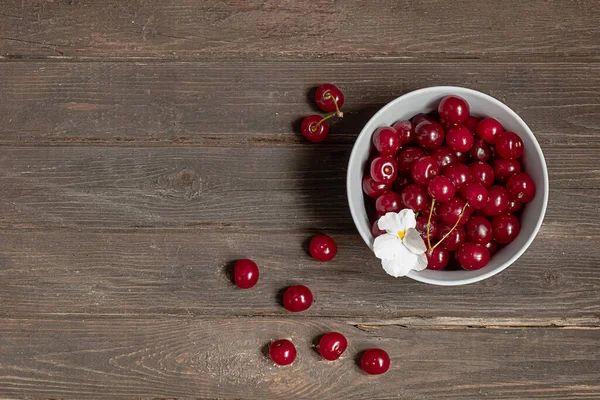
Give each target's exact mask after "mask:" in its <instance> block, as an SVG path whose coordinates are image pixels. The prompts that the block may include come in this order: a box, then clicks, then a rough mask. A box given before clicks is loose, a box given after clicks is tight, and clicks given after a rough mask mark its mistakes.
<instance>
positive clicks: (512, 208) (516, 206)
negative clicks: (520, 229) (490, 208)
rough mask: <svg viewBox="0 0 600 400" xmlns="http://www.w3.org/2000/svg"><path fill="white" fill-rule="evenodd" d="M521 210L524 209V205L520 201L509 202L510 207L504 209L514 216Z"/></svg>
mask: <svg viewBox="0 0 600 400" xmlns="http://www.w3.org/2000/svg"><path fill="white" fill-rule="evenodd" d="M521 208H523V203H521V202H520V201H516V200H510V201H509V202H508V205H507V206H506V208H505V209H504V211H505V212H508V213H511V214H514V213H516V212H517V211H519V210H520V209H521Z"/></svg>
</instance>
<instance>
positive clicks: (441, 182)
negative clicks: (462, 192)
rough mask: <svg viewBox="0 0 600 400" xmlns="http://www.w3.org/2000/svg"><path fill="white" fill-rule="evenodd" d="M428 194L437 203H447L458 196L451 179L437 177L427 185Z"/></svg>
mask: <svg viewBox="0 0 600 400" xmlns="http://www.w3.org/2000/svg"><path fill="white" fill-rule="evenodd" d="M427 193H429V196H431V198H432V199H434V200H435V201H439V202H440V203H445V202H447V201H450V200H451V199H452V198H453V197H454V195H455V194H456V188H455V187H454V184H453V183H452V181H450V179H448V178H447V177H445V176H436V177H434V178H433V179H431V180H430V181H429V183H428V184H427Z"/></svg>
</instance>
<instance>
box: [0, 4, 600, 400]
mask: <svg viewBox="0 0 600 400" xmlns="http://www.w3.org/2000/svg"><path fill="white" fill-rule="evenodd" d="M599 21H600V3H599V2H598V1H596V0H576V1H566V0H565V1H558V0H557V1H549V0H530V1H522V0H518V1H517V0H508V1H494V0H469V1H461V2H458V1H447V0H421V1H413V2H406V1H395V0H380V1H371V2H365V1H361V0H347V1H331V0H320V1H307V0H306V1H293V0H287V1H286V0H275V1H242V0H234V1H191V0H184V1H173V0H160V1H159V0H148V1H142V0H139V1H129V2H126V1H116V0H108V1H88V0H70V1H69V0H55V1H42V0H31V1H25V0H23V1H16V0H5V1H2V2H1V3H0V55H1V56H0V228H1V233H0V397H3V398H4V397H8V398H12V397H14V398H73V399H81V398H106V399H114V398H121V397H123V398H124V397H129V398H132V397H134V398H137V397H143V398H151V397H159V398H160V397H169V398H171V397H177V398H199V399H216V398H218V399H239V398H243V399H249V398H262V399H365V398H377V399H392V398H394V399H395V398H401V399H437V398H450V399H473V398H484V397H485V398H490V399H527V398H552V399H583V398H590V399H592V398H596V399H597V398H600V262H599V261H600V251H599V249H598V246H599V245H600V240H599V239H600V227H599V225H598V222H599V220H600V218H599V217H600V212H599V210H598V201H600V168H599V167H598V161H599V160H600V157H599V155H600V153H599V151H600V53H599V52H600V24H599ZM324 82H332V83H335V84H337V85H339V87H340V88H342V90H343V91H344V93H345V95H346V104H345V106H344V108H345V109H346V118H345V119H344V120H343V121H340V122H339V123H335V124H334V125H333V126H332V133H331V134H330V136H329V138H328V139H327V141H326V142H324V143H322V144H318V145H316V144H310V143H307V142H306V141H305V140H303V138H302V137H301V136H300V135H299V134H298V121H299V120H300V119H301V118H302V117H303V116H306V115H308V114H310V113H313V111H314V106H313V105H312V103H311V101H310V99H309V95H310V90H311V88H313V87H315V86H316V85H318V84H319V83H324ZM432 85H460V86H466V87H471V88H474V89H477V90H480V91H483V92H485V93H489V94H491V95H493V96H495V97H497V98H499V99H501V100H502V101H504V102H505V103H506V104H507V105H509V106H510V107H511V108H513V109H514V110H515V111H516V112H517V113H519V114H520V115H521V116H522V117H523V118H524V119H525V121H527V123H528V124H529V126H530V127H531V128H532V130H533V131H534V132H535V134H536V137H537V139H538V141H539V142H540V144H541V146H542V148H543V151H544V154H545V156H546V161H547V163H548V169H549V174H550V187H551V189H550V201H549V206H548V212H547V215H546V219H545V221H544V225H543V226H542V229H541V230H540V232H539V234H538V236H537V239H536V240H535V241H534V243H533V245H532V246H531V247H530V249H529V250H528V251H527V252H526V253H525V254H524V255H523V256H522V257H521V259H519V261H518V262H516V263H515V264H514V265H513V266H512V267H510V268H509V269H508V270H506V271H504V272H503V273H501V274H499V275H497V276H494V277H492V278H490V279H488V280H486V281H483V282H480V283H477V284H473V285H469V286H462V287H436V286H431V285H426V284H422V283H418V282H414V281H412V280H410V279H393V278H391V277H389V276H387V275H386V274H385V273H384V271H383V270H382V269H381V267H380V265H379V263H378V260H377V259H375V258H374V257H373V255H372V254H371V253H370V251H369V250H368V248H367V247H366V246H365V245H364V243H363V242H362V240H361V239H360V237H359V235H358V233H357V232H356V230H355V228H354V225H353V223H352V220H351V217H350V213H349V210H348V207H347V202H346V196H345V173H346V163H347V159H348V156H349V152H350V150H351V148H352V144H353V142H354V140H355V138H356V135H357V134H358V132H359V131H360V129H361V128H362V126H363V125H364V123H365V122H366V121H367V120H368V119H369V118H370V116H372V115H373V113H374V112H375V111H377V110H378V109H379V108H380V107H381V106H382V105H384V104H385V103H387V102H388V101H390V100H392V99H394V98H395V97H397V96H399V95H401V94H403V93H406V92H408V91H411V90H414V89H417V88H421V87H426V86H432ZM315 232H325V233H328V234H330V235H331V236H333V237H334V238H335V239H336V240H337V242H338V244H339V248H340V251H339V254H338V257H337V258H336V259H335V260H334V261H333V262H331V263H327V264H322V263H317V262H315V261H314V260H312V259H311V258H310V257H309V256H307V254H306V251H305V244H306V241H307V239H308V238H310V236H311V235H313V234H314V233H315ZM243 257H249V258H252V259H254V260H256V261H257V262H258V263H259V264H260V266H261V274H262V275H261V280H260V282H259V284H258V285H257V286H256V287H255V288H254V289H253V290H249V291H242V290H237V289H236V288H234V287H233V286H232V284H231V283H230V281H229V279H228V277H227V270H228V268H230V267H231V263H232V261H234V260H236V259H238V258H243ZM294 283H302V284H306V285H307V286H309V287H310V288H311V289H312V290H313V292H314V294H315V299H316V301H315V304H314V305H313V306H312V307H311V308H310V309H309V310H308V311H306V312H304V313H301V314H298V315H296V314H294V315H292V314H291V313H288V312H287V311H286V310H285V309H283V308H282V307H281V306H280V305H279V303H278V296H279V295H280V292H281V289H283V288H285V287H286V286H288V285H290V284H294ZM329 330H336V331H340V332H342V333H343V334H345V335H346V336H347V337H348V339H349V342H350V346H349V349H348V350H347V352H346V354H345V355H344V357H342V359H340V360H339V361H337V362H332V363H329V362H325V361H323V360H321V359H320V357H319V356H318V355H317V353H316V352H315V351H314V348H312V345H313V342H314V340H315V339H316V338H318V337H319V335H321V334H323V333H324V332H327V331H329ZM286 337H288V338H292V340H293V341H294V342H295V343H296V345H297V347H298V353H299V356H298V359H297V361H296V362H295V363H294V364H293V365H292V366H290V367H286V368H277V367H275V366H273V364H272V363H271V362H270V361H269V360H268V359H267V358H266V357H265V355H264V351H265V346H266V345H267V344H268V343H269V342H270V341H271V340H273V339H278V338H286ZM374 346H376V347H381V348H384V349H386V350H387V351H388V352H389V354H390V355H391V358H392V367H391V369H390V371H389V372H388V373H387V374H386V375H383V376H379V377H371V376H367V375H365V374H363V373H362V372H361V371H360V370H359V368H358V366H357V364H356V359H357V354H359V353H360V351H361V350H364V349H366V348H369V347H374Z"/></svg>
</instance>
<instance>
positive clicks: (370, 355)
mask: <svg viewBox="0 0 600 400" xmlns="http://www.w3.org/2000/svg"><path fill="white" fill-rule="evenodd" d="M360 367H361V368H362V370H363V371H365V372H366V373H367V374H369V375H380V374H384V373H386V372H387V370H388V369H389V368H390V356H388V353H386V352H385V351H383V350H381V349H369V350H367V351H365V352H364V353H363V355H362V357H361V359H360Z"/></svg>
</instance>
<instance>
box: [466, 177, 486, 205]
mask: <svg viewBox="0 0 600 400" xmlns="http://www.w3.org/2000/svg"><path fill="white" fill-rule="evenodd" d="M460 194H461V196H462V198H463V199H465V201H466V202H467V203H469V205H470V206H471V207H473V209H475V210H479V209H481V208H483V207H485V206H486V205H487V202H488V191H487V189H486V188H485V186H483V185H482V184H481V183H467V184H466V185H465V186H463V187H462V189H461V190H460Z"/></svg>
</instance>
